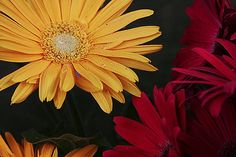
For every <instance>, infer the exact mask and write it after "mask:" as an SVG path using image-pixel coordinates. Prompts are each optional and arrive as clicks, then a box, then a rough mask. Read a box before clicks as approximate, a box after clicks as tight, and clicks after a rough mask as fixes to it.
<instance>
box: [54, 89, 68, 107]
mask: <svg viewBox="0 0 236 157" xmlns="http://www.w3.org/2000/svg"><path fill="white" fill-rule="evenodd" d="M65 99H66V92H64V91H61V90H60V89H57V93H56V95H55V97H54V99H53V101H54V104H55V107H56V108H57V109H60V108H61V107H62V105H63V103H64V101H65Z"/></svg>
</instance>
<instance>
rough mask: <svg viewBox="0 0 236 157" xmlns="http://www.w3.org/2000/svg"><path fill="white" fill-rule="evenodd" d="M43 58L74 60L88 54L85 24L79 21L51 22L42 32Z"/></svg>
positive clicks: (59, 60) (63, 60)
mask: <svg viewBox="0 0 236 157" xmlns="http://www.w3.org/2000/svg"><path fill="white" fill-rule="evenodd" d="M41 46H42V48H43V50H44V58H45V59H47V60H51V61H56V62H62V63H66V62H76V61H79V60H80V59H81V58H83V57H85V55H86V54H88V51H89V49H90V47H91V44H90V42H89V40H88V35H87V33H86V31H85V26H84V25H82V24H80V23H79V22H62V23H58V24H52V25H51V26H50V27H49V28H47V29H46V30H45V31H44V32H43V33H42V42H41Z"/></svg>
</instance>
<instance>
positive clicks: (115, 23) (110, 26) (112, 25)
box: [92, 9, 153, 38]
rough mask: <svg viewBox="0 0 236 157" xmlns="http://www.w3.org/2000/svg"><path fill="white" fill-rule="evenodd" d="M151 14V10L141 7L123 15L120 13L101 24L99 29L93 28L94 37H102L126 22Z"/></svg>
mask: <svg viewBox="0 0 236 157" xmlns="http://www.w3.org/2000/svg"><path fill="white" fill-rule="evenodd" d="M152 14H153V11H152V10H148V9H143V10H137V11H133V12H130V13H127V14H125V15H122V16H120V17H118V18H116V19H114V20H112V21H110V22H108V23H106V24H104V25H102V26H101V27H100V28H99V29H97V30H95V33H93V32H92V35H93V37H94V38H98V37H102V36H105V35H108V34H111V33H114V32H116V31H118V30H120V29H121V28H124V27H125V26H127V25H128V24H130V23H131V22H133V21H136V20H138V19H141V18H144V17H147V16H151V15H152Z"/></svg>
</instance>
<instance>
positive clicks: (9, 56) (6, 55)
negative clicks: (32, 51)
mask: <svg viewBox="0 0 236 157" xmlns="http://www.w3.org/2000/svg"><path fill="white" fill-rule="evenodd" d="M42 57H43V56H42V55H27V54H24V53H19V52H9V51H7V52H6V51H5V52H0V60H1V61H7V62H18V63H20V62H32V61H35V60H39V59H41V58H42Z"/></svg>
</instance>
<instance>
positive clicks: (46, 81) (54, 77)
mask: <svg viewBox="0 0 236 157" xmlns="http://www.w3.org/2000/svg"><path fill="white" fill-rule="evenodd" d="M60 70H61V65H60V64H58V63H51V64H50V65H49V67H48V68H47V69H46V70H45V71H44V72H43V73H42V74H41V76H40V80H39V98H40V100H41V101H42V102H43V101H44V100H45V99H47V101H51V100H52V99H53V98H54V96H55V94H56V91H57V88H58V84H59V74H60Z"/></svg>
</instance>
